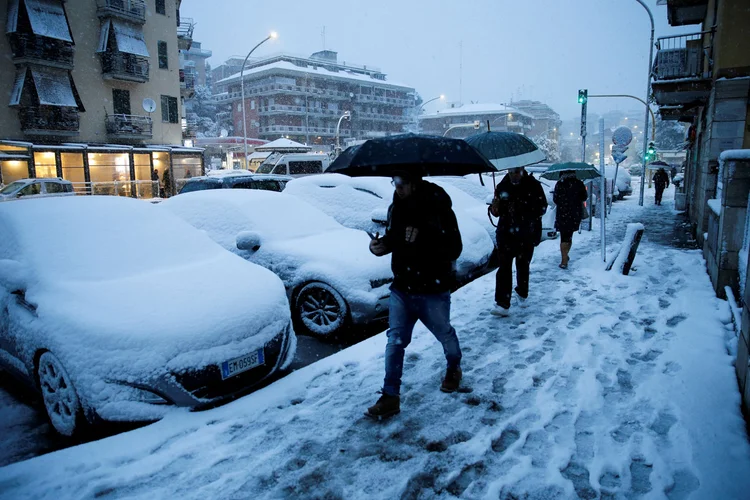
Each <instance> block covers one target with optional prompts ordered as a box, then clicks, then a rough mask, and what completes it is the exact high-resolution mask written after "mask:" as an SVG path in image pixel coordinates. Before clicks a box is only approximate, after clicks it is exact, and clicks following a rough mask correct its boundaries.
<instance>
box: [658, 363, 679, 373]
mask: <svg viewBox="0 0 750 500" xmlns="http://www.w3.org/2000/svg"><path fill="white" fill-rule="evenodd" d="M680 370H682V366H680V364H679V363H676V362H674V361H668V362H667V363H666V364H665V365H664V369H663V370H662V373H664V374H665V375H674V374H675V373H677V372H679V371H680Z"/></svg>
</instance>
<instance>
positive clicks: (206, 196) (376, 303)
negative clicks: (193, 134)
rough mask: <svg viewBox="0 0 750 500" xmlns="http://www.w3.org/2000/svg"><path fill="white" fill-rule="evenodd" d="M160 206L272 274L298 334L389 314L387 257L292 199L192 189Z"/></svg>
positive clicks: (333, 330) (323, 332)
mask: <svg viewBox="0 0 750 500" xmlns="http://www.w3.org/2000/svg"><path fill="white" fill-rule="evenodd" d="M159 208H161V209H165V210H169V211H171V212H172V213H174V214H176V215H178V216H179V217H181V218H183V219H184V220H185V221H187V222H188V223H190V224H192V225H193V226H195V227H196V228H198V229H201V230H204V231H205V232H206V233H207V234H208V236H210V237H211V238H212V239H213V240H214V241H216V242H217V243H219V244H220V245H221V246H223V247H224V248H226V249H227V250H229V251H231V252H234V253H235V254H237V255H239V256H241V257H243V258H245V259H247V260H249V261H250V262H254V263H256V264H259V265H261V266H263V267H266V268H268V269H270V270H271V271H273V272H274V273H276V274H277V275H278V276H279V277H280V278H281V280H282V281H283V282H284V285H285V286H286V289H287V295H288V297H289V302H290V304H291V310H292V317H293V319H294V320H295V326H296V328H297V330H298V331H300V332H305V333H308V334H312V335H317V336H324V337H330V336H333V335H335V334H338V333H339V332H340V331H341V329H342V328H344V327H345V326H346V325H347V324H366V323H369V322H371V321H374V320H378V319H384V318H386V317H387V315H388V301H389V298H390V288H389V284H390V283H391V282H392V281H393V275H392V273H391V268H390V257H388V258H384V257H375V256H374V255H372V254H371V253H370V250H369V244H370V238H369V237H368V236H367V234H365V233H364V232H362V231H354V230H352V229H349V228H346V227H344V226H342V225H341V224H339V223H338V222H336V221H335V220H334V219H333V218H331V217H329V216H327V215H326V214H324V213H323V212H321V211H320V210H318V209H316V208H315V207H313V206H312V205H310V204H308V203H305V202H304V201H303V200H301V199H300V198H298V197H296V196H291V195H287V194H286V193H274V192H272V191H253V190H244V189H241V190H236V189H231V190H215V191H198V192H195V193H187V194H184V195H180V196H175V197H172V198H170V199H169V200H166V201H165V202H163V203H161V204H160V205H159ZM233 293H234V292H233ZM248 303H251V302H248Z"/></svg>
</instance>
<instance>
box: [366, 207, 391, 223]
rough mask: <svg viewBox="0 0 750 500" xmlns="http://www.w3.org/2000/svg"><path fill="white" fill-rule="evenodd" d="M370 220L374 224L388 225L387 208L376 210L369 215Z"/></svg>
mask: <svg viewBox="0 0 750 500" xmlns="http://www.w3.org/2000/svg"><path fill="white" fill-rule="evenodd" d="M370 219H371V220H372V221H373V222H374V223H375V224H384V225H385V224H387V223H388V209H387V208H376V209H375V210H373V211H372V213H371V214H370Z"/></svg>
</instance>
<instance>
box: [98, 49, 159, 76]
mask: <svg viewBox="0 0 750 500" xmlns="http://www.w3.org/2000/svg"><path fill="white" fill-rule="evenodd" d="M100 56H101V60H102V76H103V77H104V78H105V79H108V80H124V81H128V82H139V83H144V82H147V81H148V75H149V62H148V59H146V58H145V57H141V56H135V55H133V54H126V53H124V52H103V53H101V54H100Z"/></svg>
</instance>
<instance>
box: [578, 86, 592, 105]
mask: <svg viewBox="0 0 750 500" xmlns="http://www.w3.org/2000/svg"><path fill="white" fill-rule="evenodd" d="M588 99H589V91H588V89H581V90H579V91H578V104H585V103H586V101H588Z"/></svg>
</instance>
